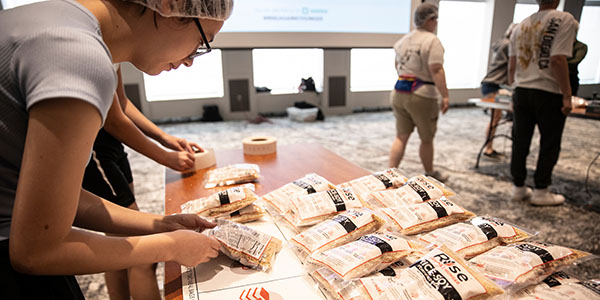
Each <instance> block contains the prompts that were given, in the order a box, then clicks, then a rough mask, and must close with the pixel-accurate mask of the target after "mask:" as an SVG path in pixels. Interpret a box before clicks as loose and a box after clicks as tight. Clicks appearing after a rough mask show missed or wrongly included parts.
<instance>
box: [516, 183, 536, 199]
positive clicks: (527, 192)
mask: <svg viewBox="0 0 600 300" xmlns="http://www.w3.org/2000/svg"><path fill="white" fill-rule="evenodd" d="M531 194H532V192H531V188H529V187H527V186H516V185H514V186H513V193H512V199H513V200H517V201H520V200H525V199H528V198H531Z"/></svg>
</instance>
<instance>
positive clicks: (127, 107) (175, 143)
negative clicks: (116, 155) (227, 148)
mask: <svg viewBox="0 0 600 300" xmlns="http://www.w3.org/2000/svg"><path fill="white" fill-rule="evenodd" d="M117 75H118V84H117V96H118V97H119V101H120V103H121V108H122V109H123V112H124V114H125V115H126V116H127V117H128V118H129V119H131V121H133V123H134V124H135V126H137V127H138V128H139V129H140V130H141V131H142V132H143V133H144V134H145V135H147V136H148V137H150V138H152V139H153V140H155V141H157V142H159V143H160V144H161V145H163V146H165V147H167V148H169V149H171V150H175V151H187V152H189V153H194V150H193V149H192V147H195V148H197V149H198V150H202V148H201V147H200V146H198V144H196V143H190V142H188V141H186V140H185V139H183V138H178V137H174V136H172V135H170V134H167V133H166V132H164V131H163V130H162V129H160V128H158V126H156V124H154V123H152V121H150V120H148V118H146V116H144V114H142V112H140V111H139V110H138V109H137V107H135V105H133V103H131V101H130V100H129V98H127V95H125V89H124V88H123V77H122V75H121V68H120V67H119V70H118V71H117Z"/></svg>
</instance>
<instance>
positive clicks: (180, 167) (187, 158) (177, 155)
mask: <svg viewBox="0 0 600 300" xmlns="http://www.w3.org/2000/svg"><path fill="white" fill-rule="evenodd" d="M195 161H196V157H195V156H194V155H193V154H192V153H190V152H187V151H166V154H165V155H164V156H163V158H162V159H161V162H160V163H161V164H162V165H165V166H167V167H169V168H171V169H173V170H175V171H187V170H189V169H191V168H193V167H194V162H195Z"/></svg>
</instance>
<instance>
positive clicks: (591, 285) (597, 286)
mask: <svg viewBox="0 0 600 300" xmlns="http://www.w3.org/2000/svg"><path fill="white" fill-rule="evenodd" d="M510 299H514V300H540V299H543V300H563V299H568V300H600V279H591V280H586V281H580V280H578V279H577V278H574V277H572V276H570V275H568V274H566V273H564V272H557V273H554V274H552V275H550V276H549V277H548V278H546V279H544V281H542V282H540V283H538V284H536V285H530V286H528V287H526V288H524V289H522V290H520V291H518V292H516V293H515V294H514V295H511V297H510Z"/></svg>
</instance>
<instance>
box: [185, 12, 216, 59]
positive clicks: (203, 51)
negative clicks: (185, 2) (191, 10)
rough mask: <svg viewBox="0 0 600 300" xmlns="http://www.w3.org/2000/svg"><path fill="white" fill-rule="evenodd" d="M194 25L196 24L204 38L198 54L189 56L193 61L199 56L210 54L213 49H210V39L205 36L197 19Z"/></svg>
mask: <svg viewBox="0 0 600 300" xmlns="http://www.w3.org/2000/svg"><path fill="white" fill-rule="evenodd" d="M194 23H196V27H198V31H200V35H201V36H202V45H200V48H198V50H196V52H194V53H192V54H191V55H190V56H188V58H189V59H192V60H193V59H194V58H196V57H198V56H201V55H204V54H206V53H209V52H210V51H211V50H212V48H210V44H209V43H208V39H207V38H206V35H205V34H204V30H202V25H200V21H198V19H197V18H194Z"/></svg>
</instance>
